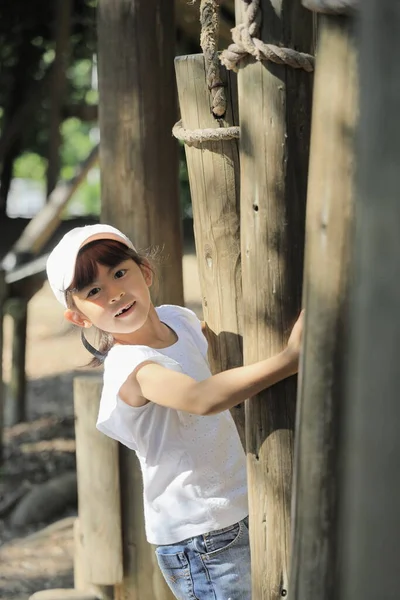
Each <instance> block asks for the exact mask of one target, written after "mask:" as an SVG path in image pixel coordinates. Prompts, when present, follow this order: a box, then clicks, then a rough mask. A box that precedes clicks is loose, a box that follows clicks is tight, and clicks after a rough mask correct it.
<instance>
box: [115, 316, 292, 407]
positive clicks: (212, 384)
mask: <svg viewBox="0 0 400 600" xmlns="http://www.w3.org/2000/svg"><path fill="white" fill-rule="evenodd" d="M302 327H303V313H302V314H301V315H300V317H299V319H298V321H297V322H296V324H295V326H294V328H293V330H292V333H291V335H290V338H289V341H288V345H287V347H286V349H285V350H283V351H282V352H280V353H279V354H277V355H276V356H273V357H272V358H268V359H266V360H262V361H259V362H257V363H255V364H253V365H246V366H244V367H237V368H235V369H230V370H228V371H224V372H222V373H218V374H216V375H213V376H211V377H209V378H208V379H206V380H204V381H200V382H197V381H195V380H194V379H192V378H191V377H189V376H187V375H184V374H183V373H177V372H176V371H171V370H170V369H167V368H165V367H163V366H161V365H158V364H156V363H152V362H147V363H143V364H142V365H140V366H139V367H138V369H136V371H134V372H133V373H132V374H131V375H130V376H129V377H128V379H127V380H126V382H125V384H124V385H123V386H122V388H121V390H120V396H121V398H122V400H123V401H124V402H126V403H127V404H132V405H133V406H141V405H143V404H145V403H146V399H147V400H148V401H151V402H154V403H155V404H160V405H162V406H167V407H169V408H174V409H176V410H183V411H186V412H189V413H193V414H199V415H211V414H215V413H219V412H222V411H223V410H226V409H229V408H232V407H234V406H236V405H237V404H239V403H240V402H244V401H245V400H246V399H247V398H250V397H251V396H254V395H255V394H258V393H259V392H261V391H262V390H264V389H265V388H268V387H270V386H271V385H274V384H275V383H278V382H279V381H282V380H283V379H286V377H289V376H290V375H294V374H295V373H297V369H298V360H299V352H300V344H301V333H302ZM140 398H141V399H140Z"/></svg>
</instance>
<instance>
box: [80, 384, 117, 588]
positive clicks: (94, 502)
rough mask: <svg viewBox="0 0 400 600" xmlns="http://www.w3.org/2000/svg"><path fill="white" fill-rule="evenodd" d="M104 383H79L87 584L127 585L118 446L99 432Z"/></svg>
mask: <svg viewBox="0 0 400 600" xmlns="http://www.w3.org/2000/svg"><path fill="white" fill-rule="evenodd" d="M101 387H102V381H101V378H100V377H93V376H92V377H90V376H86V377H83V376H82V377H76V378H75V379H74V408H75V434H76V461H77V474H78V513H79V519H80V524H81V533H82V536H83V546H84V549H85V551H84V560H85V579H86V581H87V582H88V583H93V584H99V585H114V584H117V583H119V582H120V581H122V534H121V509H120V486H119V474H118V444H117V442H115V441H114V440H112V439H110V438H108V437H106V436H105V435H102V434H101V433H100V432H98V431H97V430H96V420H97V415H98V412H99V404H100V395H101Z"/></svg>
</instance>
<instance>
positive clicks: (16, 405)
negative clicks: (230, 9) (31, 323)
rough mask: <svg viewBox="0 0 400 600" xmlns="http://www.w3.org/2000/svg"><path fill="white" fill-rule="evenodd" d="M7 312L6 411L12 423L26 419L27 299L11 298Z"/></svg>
mask: <svg viewBox="0 0 400 600" xmlns="http://www.w3.org/2000/svg"><path fill="white" fill-rule="evenodd" d="M7 312H8V314H9V315H10V316H11V318H12V321H13V333H12V358H11V377H10V384H9V386H8V394H7V396H8V399H7V404H8V406H7V412H8V413H9V422H10V424H12V425H15V424H16V423H21V422H22V421H25V420H26V376H25V363H26V335H27V324H28V301H27V300H26V299H25V298H12V299H11V300H9V301H8V302H7Z"/></svg>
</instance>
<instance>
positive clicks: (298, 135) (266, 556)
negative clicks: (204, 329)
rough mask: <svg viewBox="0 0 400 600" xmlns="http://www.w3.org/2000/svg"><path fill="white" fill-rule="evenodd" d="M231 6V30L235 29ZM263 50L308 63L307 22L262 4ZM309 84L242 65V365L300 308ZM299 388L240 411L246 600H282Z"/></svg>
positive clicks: (275, 339)
mask: <svg viewBox="0 0 400 600" xmlns="http://www.w3.org/2000/svg"><path fill="white" fill-rule="evenodd" d="M242 4H243V3H242V2H239V0H237V2H236V8H237V15H236V20H237V22H239V23H240V22H242V20H243V19H242V15H241V9H242ZM261 9H262V19H263V20H262V22H263V26H262V31H261V38H262V40H263V41H264V42H267V43H274V44H278V45H281V44H282V45H284V46H285V47H292V48H293V47H294V48H296V49H298V50H300V51H302V52H307V53H310V54H313V50H314V49H313V27H312V13H311V12H308V11H306V10H305V9H304V8H302V7H301V5H300V3H298V2H295V1H291V2H281V1H277V2H274V3H273V5H272V3H270V2H269V1H267V0H264V1H262V2H261ZM312 83H313V78H312V75H311V74H307V73H303V72H299V71H298V70H295V69H290V68H289V67H284V66H278V65H274V64H270V63H264V64H261V63H256V62H255V61H254V60H253V59H247V60H246V61H244V62H243V64H242V65H241V66H240V69H239V73H238V89H239V113H240V128H241V139H240V164H241V167H240V168H241V236H242V242H241V248H242V272H243V314H244V327H243V339H244V360H245V363H252V362H255V361H256V360H259V359H263V358H266V357H268V356H272V355H274V354H276V353H277V352H279V351H281V350H282V349H283V347H284V344H285V342H286V341H287V336H288V334H289V332H290V329H291V326H292V325H293V323H294V320H295V318H296V317H297V315H298V312H299V310H300V307H301V294H302V292H301V288H302V274H303V248H304V229H305V206H306V189H307V172H308V154H309V136H310V118H311V95H312ZM295 405H296V380H295V378H291V379H290V380H287V381H285V382H282V383H281V384H278V385H276V386H274V387H273V388H271V389H269V390H266V391H265V392H264V393H262V394H259V395H258V396H257V397H255V398H252V399H251V400H250V401H248V402H247V403H246V444H247V452H248V482H249V503H250V539H251V552H252V586H253V596H254V598H256V599H257V600H278V598H279V599H280V598H282V596H285V595H286V594H287V590H288V570H289V547H290V504H291V477H292V460H293V436H294V422H295Z"/></svg>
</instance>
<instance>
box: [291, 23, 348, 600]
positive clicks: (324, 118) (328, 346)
mask: <svg viewBox="0 0 400 600" xmlns="http://www.w3.org/2000/svg"><path fill="white" fill-rule="evenodd" d="M319 26H320V35H319V47H318V52H317V68H316V73H315V82H314V102H313V112H312V114H313V122H312V135H311V156H310V173H309V184H308V198H307V227H306V258H305V269H304V286H303V287H304V294H303V299H304V300H303V304H304V306H305V309H306V313H305V333H304V343H303V356H304V359H303V368H302V373H301V378H300V379H301V384H300V385H299V394H298V412H297V428H296V459H295V472H294V502H293V507H294V509H293V546H292V561H291V576H290V592H289V597H290V598H291V599H292V600H309V599H310V598H324V600H333V598H336V595H335V590H336V577H337V571H336V568H335V567H336V566H337V563H336V560H337V535H336V532H337V481H338V460H339V459H338V454H339V443H338V428H339V422H338V419H339V408H340V404H341V402H342V400H343V394H344V388H343V386H344V381H343V378H344V374H343V370H344V366H345V364H346V361H347V360H348V357H347V353H346V334H347V330H348V324H347V304H348V282H349V262H350V248H349V246H350V240H351V232H352V229H351V223H352V211H353V170H354V150H353V142H354V129H355V125H356V115H357V79H358V78H357V64H356V62H357V59H356V50H355V40H354V33H353V23H352V19H351V18H350V17H334V16H330V17H327V16H322V17H321V18H320V21H319Z"/></svg>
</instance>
